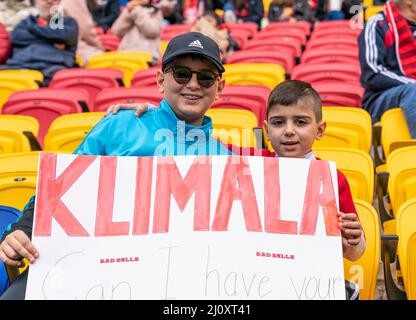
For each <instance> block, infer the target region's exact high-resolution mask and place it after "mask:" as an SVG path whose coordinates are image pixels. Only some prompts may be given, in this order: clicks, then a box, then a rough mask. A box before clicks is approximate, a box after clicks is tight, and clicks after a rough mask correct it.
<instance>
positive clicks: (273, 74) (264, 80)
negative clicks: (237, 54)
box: [223, 63, 285, 89]
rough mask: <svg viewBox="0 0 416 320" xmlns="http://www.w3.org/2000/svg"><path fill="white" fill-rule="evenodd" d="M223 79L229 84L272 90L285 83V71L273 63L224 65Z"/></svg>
mask: <svg viewBox="0 0 416 320" xmlns="http://www.w3.org/2000/svg"><path fill="white" fill-rule="evenodd" d="M224 67H225V72H224V74H223V77H224V79H225V83H226V84H227V85H229V84H241V85H244V84H257V85H263V86H267V87H269V88H270V89H273V88H274V87H275V86H276V85H278V84H279V83H281V82H283V81H285V70H284V68H283V67H282V66H280V65H278V64H273V63H234V64H226V65H225V66H224Z"/></svg>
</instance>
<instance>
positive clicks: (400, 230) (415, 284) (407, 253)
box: [396, 198, 416, 300]
mask: <svg viewBox="0 0 416 320" xmlns="http://www.w3.org/2000/svg"><path fill="white" fill-rule="evenodd" d="M415 212H416V198H413V199H411V200H409V201H406V202H405V203H403V204H402V205H401V206H400V208H399V211H398V213H397V217H396V230H397V235H398V236H399V242H398V245H397V253H398V256H399V260H400V268H401V272H402V276H403V282H404V287H405V289H406V295H407V299H409V300H416V272H415V270H416V269H415V268H416V214H415Z"/></svg>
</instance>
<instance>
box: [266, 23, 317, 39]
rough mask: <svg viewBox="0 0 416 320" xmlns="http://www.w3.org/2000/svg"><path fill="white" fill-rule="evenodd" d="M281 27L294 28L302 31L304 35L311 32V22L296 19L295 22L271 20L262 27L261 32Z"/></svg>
mask: <svg viewBox="0 0 416 320" xmlns="http://www.w3.org/2000/svg"><path fill="white" fill-rule="evenodd" d="M281 29H284V30H286V29H294V30H298V32H302V33H303V34H305V35H306V36H308V35H309V34H310V33H311V24H310V22H307V21H297V22H271V23H269V24H268V25H267V26H266V27H264V28H263V29H262V30H261V32H269V31H271V30H281Z"/></svg>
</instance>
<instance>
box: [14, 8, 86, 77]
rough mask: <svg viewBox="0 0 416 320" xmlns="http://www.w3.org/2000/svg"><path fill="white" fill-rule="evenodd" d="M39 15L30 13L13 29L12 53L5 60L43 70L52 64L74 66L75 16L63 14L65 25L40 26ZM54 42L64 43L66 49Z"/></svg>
mask: <svg viewBox="0 0 416 320" xmlns="http://www.w3.org/2000/svg"><path fill="white" fill-rule="evenodd" d="M37 19H38V18H37V17H35V16H29V17H27V18H26V19H24V20H23V21H21V22H20V23H19V24H18V25H17V26H16V28H15V29H14V30H13V32H12V33H11V35H10V41H11V43H12V46H13V55H12V57H11V58H10V59H9V60H7V62H6V64H7V65H9V66H13V67H19V68H26V69H36V70H42V69H45V68H47V67H49V66H51V65H60V66H63V67H66V68H72V67H74V66H75V52H76V49H77V44H78V24H77V22H76V20H75V19H73V18H71V17H63V20H62V21H63V25H62V26H59V23H57V24H56V25H55V24H48V25H47V26H41V25H39V23H38V21H37ZM54 44H65V49H64V50H60V49H57V48H55V47H54Z"/></svg>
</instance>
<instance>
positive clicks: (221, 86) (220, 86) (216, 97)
mask: <svg viewBox="0 0 416 320" xmlns="http://www.w3.org/2000/svg"><path fill="white" fill-rule="evenodd" d="M224 86H225V79H224V78H221V79H220V80H219V83H218V88H217V93H216V94H215V100H218V99H219V98H220V95H221V92H222V90H224Z"/></svg>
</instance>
